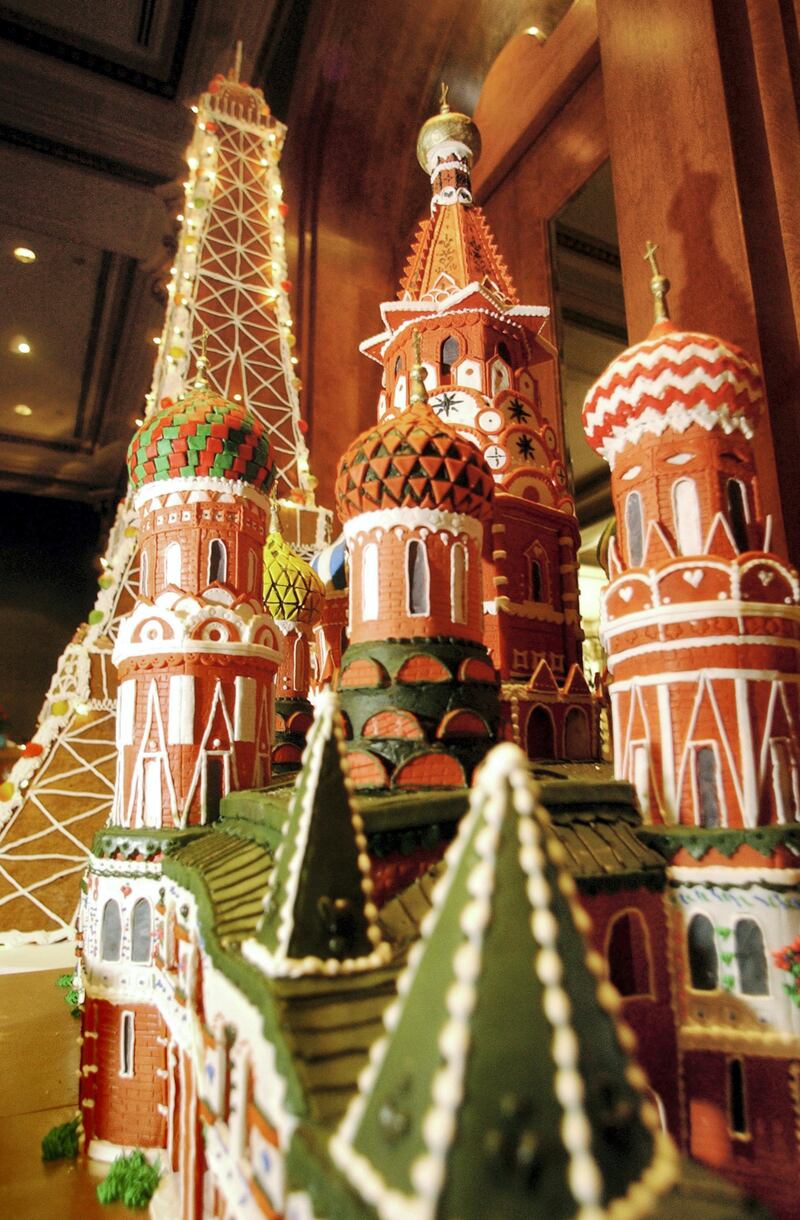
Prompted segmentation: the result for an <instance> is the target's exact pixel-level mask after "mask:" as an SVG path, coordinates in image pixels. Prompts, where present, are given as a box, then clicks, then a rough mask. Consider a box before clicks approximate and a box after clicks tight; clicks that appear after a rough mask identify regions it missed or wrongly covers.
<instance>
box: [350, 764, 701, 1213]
mask: <svg viewBox="0 0 800 1220" xmlns="http://www.w3.org/2000/svg"><path fill="white" fill-rule="evenodd" d="M587 924H588V916H587V915H586V913H585V912H584V911H583V910H582V908H581V907H580V906H579V904H578V901H577V898H576V896H575V884H574V882H573V880H572V878H571V877H570V876H569V874H568V873H567V872H566V870H565V867H564V853H563V849H562V847H561V845H560V844H559V843H558V840H557V839H556V837H555V835H554V833H553V831H552V830H551V828H550V824H549V819H548V816H547V814H546V813H545V811H544V810H543V809H542V808H541V806H539V805H538V804H537V802H536V789H535V786H534V784H533V781H532V779H531V776H530V772H529V769H528V765H527V761H526V759H525V756H524V754H523V753H522V751H521V750H519V749H518V748H517V747H516V746H514V745H511V744H510V743H505V744H503V745H500V746H497V747H496V748H495V749H494V750H493V751H492V753H491V754H490V755H489V757H488V758H487V760H486V762H485V764H484V766H483V768H482V770H481V772H480V776H479V779H478V781H477V784H476V787H475V789H474V790H473V793H472V798H471V803H470V810H469V812H468V813H467V815H466V817H465V818H464V820H463V822H462V824H461V828H460V831H459V834H458V837H457V839H456V840H455V842H454V844H453V846H452V848H451V849H450V852H449V853H448V868H447V872H446V874H445V876H444V878H443V880H442V881H441V882H440V884H439V886H438V887H437V889H436V891H435V893H434V898H433V909H432V911H431V912H430V914H429V915H428V916H427V917H426V921H425V923H423V939H422V940H421V941H420V942H419V943H418V944H417V945H416V946H415V947H414V949H413V950H412V952H411V954H410V956H409V961H408V966H407V968H406V971H405V972H404V974H403V975H402V976H401V978H400V980H399V984H398V993H399V999H398V1000H397V1001H396V1003H394V1004H393V1005H392V1006H391V1007H390V1008H389V1010H388V1011H387V1012H386V1014H385V1016H384V1023H385V1026H386V1031H387V1032H386V1033H385V1035H384V1037H383V1038H382V1039H381V1040H380V1041H379V1042H378V1043H377V1044H376V1046H375V1047H374V1048H373V1051H372V1053H371V1063H370V1065H369V1067H368V1068H367V1070H366V1072H365V1073H364V1074H363V1075H362V1077H361V1080H360V1082H359V1086H360V1087H359V1093H358V1094H357V1095H356V1097H355V1099H354V1100H353V1102H352V1103H351V1106H350V1108H349V1110H348V1112H347V1114H346V1116H345V1118H344V1120H343V1121H342V1124H341V1127H340V1128H339V1131H338V1132H337V1133H336V1135H335V1136H334V1137H333V1139H332V1141H331V1144H330V1150H331V1153H332V1156H333V1159H334V1160H335V1162H336V1164H337V1165H338V1166H339V1168H340V1169H341V1170H342V1172H343V1173H344V1174H345V1176H346V1177H347V1178H348V1180H349V1181H350V1183H351V1184H352V1186H353V1187H355V1189H356V1190H357V1191H358V1192H359V1193H360V1194H361V1196H362V1197H363V1198H364V1199H366V1200H367V1201H368V1202H369V1203H370V1204H371V1205H372V1206H373V1207H374V1208H375V1210H376V1212H377V1214H378V1216H379V1217H380V1218H381V1220H408V1218H409V1217H413V1218H414V1220H433V1217H435V1216H450V1215H453V1216H456V1215H457V1216H461V1217H463V1218H464V1220H473V1218H476V1217H478V1216H485V1215H498V1216H499V1215H502V1216H509V1217H527V1216H534V1215H536V1216H539V1215H541V1216H545V1215H546V1216H548V1217H549V1218H550V1220H567V1218H568V1217H569V1218H570V1220H572V1218H574V1217H579V1218H580V1220H590V1217H591V1220H601V1217H603V1216H606V1215H608V1214H609V1211H608V1209H610V1208H611V1207H612V1206H613V1204H614V1203H619V1202H621V1201H623V1200H624V1201H625V1208H626V1211H625V1214H626V1216H627V1217H630V1218H633V1217H639V1216H644V1215H648V1214H650V1212H651V1210H652V1208H653V1206H654V1204H655V1202H656V1199H657V1198H658V1196H660V1195H661V1194H662V1193H664V1192H665V1191H666V1190H667V1189H668V1188H669V1187H670V1186H671V1185H672V1183H673V1181H674V1180H675V1176H676V1172H677V1156H676V1153H675V1150H674V1148H673V1145H672V1143H671V1141H670V1140H669V1137H668V1136H666V1135H664V1134H662V1133H661V1132H660V1131H659V1130H658V1125H659V1124H658V1116H657V1114H656V1112H655V1108H654V1107H653V1106H652V1105H651V1103H650V1102H649V1101H647V1100H646V1097H645V1094H644V1089H645V1087H646V1083H647V1082H646V1078H645V1076H644V1073H643V1072H642V1071H641V1069H640V1068H638V1067H637V1066H636V1065H635V1064H633V1063H631V1062H630V1060H629V1058H628V1053H627V1052H628V1049H629V1048H630V1045H631V1043H632V1041H633V1037H632V1034H631V1033H630V1030H628V1028H627V1026H624V1025H623V1024H622V1022H621V1021H620V1020H619V1019H618V1016H617V1012H618V1009H619V1005H620V1000H619V997H618V995H617V993H616V991H615V990H614V988H613V987H612V986H611V984H610V983H609V982H608V981H607V980H606V979H605V976H604V973H603V969H604V964H603V960H602V958H601V957H600V955H599V954H598V953H596V952H594V951H591V950H589V949H588V948H587V945H586V942H585V940H584V936H583V933H584V932H585V931H586V927H587ZM620 1214H621V1213H620Z"/></svg>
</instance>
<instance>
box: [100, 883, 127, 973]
mask: <svg viewBox="0 0 800 1220" xmlns="http://www.w3.org/2000/svg"><path fill="white" fill-rule="evenodd" d="M121 944H122V920H121V919H120V917H119V905H118V903H116V902H115V901H114V899H113V898H110V899H109V900H108V902H107V903H106V905H105V906H104V907H103V919H102V922H101V924H100V956H101V958H102V959H103V961H104V962H118V961H119V950H120V945H121Z"/></svg>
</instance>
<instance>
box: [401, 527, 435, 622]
mask: <svg viewBox="0 0 800 1220" xmlns="http://www.w3.org/2000/svg"><path fill="white" fill-rule="evenodd" d="M429 587H430V571H429V569H428V552H427V551H426V549H425V543H424V542H420V541H419V539H418V538H412V539H411V541H410V542H409V544H408V546H407V548H406V591H407V599H406V600H407V604H408V613H409V614H414V615H417V614H428V613H429V612H430V588H429Z"/></svg>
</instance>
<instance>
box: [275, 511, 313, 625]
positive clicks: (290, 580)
mask: <svg viewBox="0 0 800 1220" xmlns="http://www.w3.org/2000/svg"><path fill="white" fill-rule="evenodd" d="M323 597H324V591H323V587H322V581H321V580H320V578H319V577H318V576H317V574H316V572H315V571H314V569H313V568H312V567H311V565H310V564H308V563H306V561H305V559H301V557H300V556H299V555H297V554H296V553H295V552H294V551H293V550H292V548H291V547H290V546H289V544H288V542H287V541H286V539H285V538H284V537H283V535H282V534H281V532H280V526H279V524H278V512H277V508H276V507H275V506H273V512H272V521H271V523H270V532H269V534H268V535H267V541H266V544H265V546H264V602H265V604H266V607H267V610H268V611H269V613H270V614H271V615H272V617H273V618H274V619H276V620H277V621H278V622H282V623H307V624H311V623H315V622H316V621H317V619H318V618H319V615H320V611H321V609H322V599H323Z"/></svg>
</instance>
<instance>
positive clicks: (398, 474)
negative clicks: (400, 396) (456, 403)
mask: <svg viewBox="0 0 800 1220" xmlns="http://www.w3.org/2000/svg"><path fill="white" fill-rule="evenodd" d="M493 495H494V479H493V478H492V472H491V470H490V469H489V467H488V466H487V464H486V462H485V461H484V458H483V455H482V454H481V453H480V451H479V450H478V449H477V448H476V447H475V445H473V444H472V442H471V441H468V440H466V439H465V438H464V437H463V436H459V434H458V433H457V432H456V431H455V430H454V429H453V428H451V427H449V425H448V424H446V423H444V422H443V421H442V420H440V419H438V418H437V416H436V415H434V413H433V411H431V409H430V407H429V406H428V404H427V403H418V404H416V405H414V406H412V407H410V408H409V409H408V410H407V411H405V412H404V413H403V414H402V415H400V416H393V417H392V418H390V419H384V420H382V421H381V422H380V423H379V424H378V425H377V427H374V428H369V429H367V431H366V432H362V433H361V435H360V436H358V437H356V439H355V440H354V441H353V443H352V445H351V446H350V448H349V449H348V450H347V451H346V452H345V454H344V456H343V457H342V459H341V461H340V462H339V471H338V475H337V478H336V503H337V507H338V509H339V516H340V517H341V518H342V520H343V521H347V520H349V519H350V518H351V517H356V516H358V515H359V514H360V513H368V512H374V511H376V510H377V509H385V508H428V509H438V510H440V511H442V512H451V513H465V514H467V515H468V516H472V517H478V518H479V519H480V520H482V521H486V520H488V519H489V517H490V516H491V509H492V498H493Z"/></svg>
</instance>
